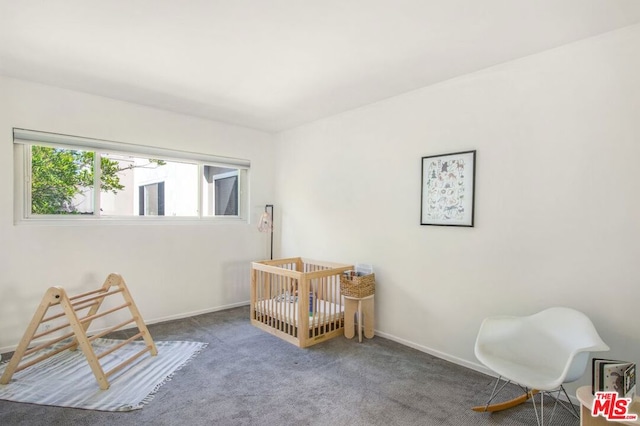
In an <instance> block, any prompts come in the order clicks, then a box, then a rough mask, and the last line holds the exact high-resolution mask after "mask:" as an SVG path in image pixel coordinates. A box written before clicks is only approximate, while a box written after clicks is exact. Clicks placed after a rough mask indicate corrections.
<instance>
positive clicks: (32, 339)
mask: <svg viewBox="0 0 640 426" xmlns="http://www.w3.org/2000/svg"><path fill="white" fill-rule="evenodd" d="M114 287H115V288H114ZM112 288H114V289H112ZM118 294H119V295H121V296H122V299H123V300H124V303H122V304H120V305H117V306H115V307H112V308H109V309H106V310H104V312H98V311H99V310H100V307H101V306H102V304H103V302H104V301H105V299H107V298H109V297H111V296H115V295H118ZM54 307H59V308H56V311H57V312H54V313H53V314H50V315H49V316H47V313H49V310H50V309H51V308H54ZM60 308H61V309H60ZM127 308H128V311H129V313H130V314H131V318H129V319H127V320H126V321H122V322H120V323H119V324H116V325H114V326H112V327H109V328H108V329H106V330H103V331H101V332H100V333H97V334H94V335H92V336H88V335H87V330H88V329H89V326H90V325H91V323H92V321H93V320H95V319H97V318H101V317H105V316H107V315H109V314H113V313H115V312H118V311H121V310H124V309H127ZM60 310H61V311H62V312H60ZM59 322H62V324H59ZM133 323H135V325H136V326H137V327H138V333H136V334H135V335H133V336H131V337H130V338H128V339H127V340H123V341H121V342H119V343H117V344H115V345H113V346H111V347H109V348H108V349H106V350H104V351H103V352H101V353H99V354H96V353H95V351H94V348H93V346H92V342H93V341H94V340H95V339H98V338H100V337H104V336H106V335H107V334H109V333H112V332H114V331H117V330H120V329H122V328H124V327H126V326H129V325H131V324H133ZM43 329H44V330H43ZM53 333H58V334H60V333H63V334H62V335H56V337H54V338H52V336H51V335H52V334H53ZM47 338H48V339H47ZM139 338H142V339H143V340H144V342H145V343H146V346H145V348H144V349H142V350H140V351H139V352H137V353H135V354H134V355H132V356H131V357H130V358H129V359H127V360H125V361H123V362H121V363H120V364H118V365H117V366H115V367H113V368H112V369H111V370H109V371H106V372H105V371H104V370H103V368H102V365H101V364H100V359H102V358H104V357H105V356H107V355H109V354H111V353H113V352H115V351H117V350H118V349H120V348H122V347H124V346H125V345H127V344H129V343H131V342H133V341H134V340H137V339H139ZM43 339H47V340H46V341H44V342H43ZM65 340H70V342H69V343H65V344H63V345H62V346H60V347H55V348H54V345H56V344H57V343H60V342H63V341H65ZM78 347H80V349H81V350H82V352H83V353H84V355H85V357H86V358H87V362H88V363H89V366H90V367H91V371H92V372H93V375H94V376H95V378H96V380H97V381H98V385H99V386H100V389H103V390H104V389H108V388H109V380H108V378H109V377H110V376H111V375H113V374H114V373H116V372H118V371H120V370H122V369H123V368H125V367H126V366H127V365H129V364H131V363H132V362H133V361H135V360H136V359H138V358H139V357H141V356H142V355H144V354H145V353H147V352H149V353H150V354H151V355H152V356H155V355H157V354H158V350H157V348H156V345H155V343H154V342H153V339H152V338H151V334H150V333H149V330H148V329H147V326H146V325H145V323H144V321H143V320H142V316H141V315H140V312H139V311H138V308H137V307H136V304H135V302H134V301H133V298H132V297H131V293H129V289H128V288H127V285H126V283H125V281H124V279H123V278H122V276H120V275H119V274H115V273H112V274H109V276H108V277H107V279H106V280H105V282H104V284H103V285H102V287H100V288H99V289H97V290H93V291H89V292H86V293H82V294H78V295H75V296H71V297H70V296H68V295H67V293H66V292H65V290H64V288H62V287H59V286H56V287H50V288H49V289H48V290H47V291H46V293H45V294H44V296H43V298H42V302H40V305H39V306H38V308H37V309H36V312H35V314H34V315H33V319H32V320H31V322H30V323H29V325H28V327H27V329H26V331H25V333H24V335H23V337H22V339H21V340H20V343H19V344H18V347H17V348H16V351H15V352H14V354H13V357H12V358H11V360H10V361H9V363H8V364H7V367H6V369H5V370H4V373H3V374H2V377H0V384H3V385H6V384H7V383H9V381H10V380H11V378H12V377H13V374H14V373H16V372H18V371H20V370H24V369H25V368H28V367H31V366H32V365H35V364H38V363H39V362H41V361H44V360H45V359H47V358H50V357H52V356H54V355H56V354H58V353H60V352H62V351H65V350H67V349H69V350H71V351H74V350H76V349H77V348H78ZM38 352H40V353H42V354H41V355H39V356H37V353H38ZM29 355H33V356H32V357H29V360H27V361H26V362H22V361H23V358H24V357H27V356H29ZM34 357H35V358H34Z"/></svg>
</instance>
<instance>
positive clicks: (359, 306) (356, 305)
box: [344, 294, 375, 342]
mask: <svg viewBox="0 0 640 426" xmlns="http://www.w3.org/2000/svg"><path fill="white" fill-rule="evenodd" d="M374 296H375V295H374V294H372V295H371V296H367V297H350V296H344V337H346V338H347V339H352V338H353V336H355V331H354V325H355V324H354V321H353V317H354V315H355V314H356V313H357V314H358V319H357V322H358V342H362V331H363V329H364V337H366V338H367V339H371V338H372V337H373V335H374V332H373V325H374V324H373V297H374ZM363 315H364V321H363Z"/></svg>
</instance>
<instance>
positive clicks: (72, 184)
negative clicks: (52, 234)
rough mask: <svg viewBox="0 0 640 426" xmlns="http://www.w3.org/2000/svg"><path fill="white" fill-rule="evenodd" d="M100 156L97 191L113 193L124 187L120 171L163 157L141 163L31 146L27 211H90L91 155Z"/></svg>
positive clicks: (91, 206)
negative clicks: (29, 200) (29, 194)
mask: <svg viewBox="0 0 640 426" xmlns="http://www.w3.org/2000/svg"><path fill="white" fill-rule="evenodd" d="M96 155H99V159H100V191H101V192H105V193H112V194H117V193H118V192H119V191H123V190H125V186H124V185H123V184H122V182H121V176H122V173H123V172H125V171H126V170H131V169H133V168H136V167H145V166H148V165H150V164H152V165H154V166H156V167H159V166H163V165H165V164H166V162H165V161H163V160H155V159H149V160H146V164H145V165H139V164H134V163H123V162H121V161H119V160H117V159H111V158H109V156H107V155H100V154H96V153H95V152H93V151H82V150H73V149H64V148H52V147H47V146H37V145H33V146H32V147H31V213H32V214H93V213H94V211H93V202H92V197H93V189H94V177H95V176H94V164H95V156H96Z"/></svg>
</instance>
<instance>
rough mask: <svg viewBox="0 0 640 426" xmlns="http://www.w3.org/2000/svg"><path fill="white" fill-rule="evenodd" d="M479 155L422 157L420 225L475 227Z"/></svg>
mask: <svg viewBox="0 0 640 426" xmlns="http://www.w3.org/2000/svg"><path fill="white" fill-rule="evenodd" d="M475 173H476V151H465V152H456V153H453V154H443V155H430V156H428V157H422V200H421V201H422V202H421V208H420V225H439V226H473V207H474V201H475V200H474V198H475V195H474V192H475Z"/></svg>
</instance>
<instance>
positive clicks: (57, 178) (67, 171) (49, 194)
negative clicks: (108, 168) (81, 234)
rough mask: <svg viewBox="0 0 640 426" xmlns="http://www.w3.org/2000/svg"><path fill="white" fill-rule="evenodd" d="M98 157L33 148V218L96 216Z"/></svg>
mask: <svg viewBox="0 0 640 426" xmlns="http://www.w3.org/2000/svg"><path fill="white" fill-rule="evenodd" d="M93 159H94V153H93V152H90V151H80V150H72V149H62V148H51V147H46V146H37V145H33V146H31V214H34V215H41V214H64V215H71V214H93Z"/></svg>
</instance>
